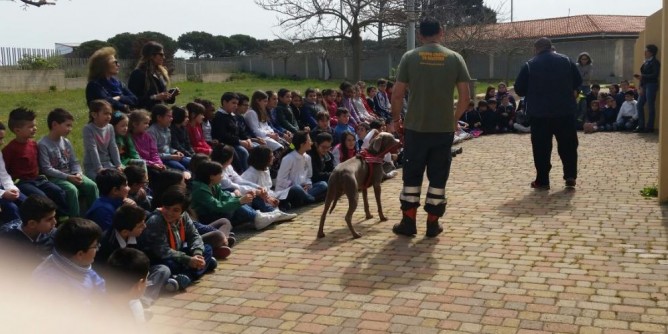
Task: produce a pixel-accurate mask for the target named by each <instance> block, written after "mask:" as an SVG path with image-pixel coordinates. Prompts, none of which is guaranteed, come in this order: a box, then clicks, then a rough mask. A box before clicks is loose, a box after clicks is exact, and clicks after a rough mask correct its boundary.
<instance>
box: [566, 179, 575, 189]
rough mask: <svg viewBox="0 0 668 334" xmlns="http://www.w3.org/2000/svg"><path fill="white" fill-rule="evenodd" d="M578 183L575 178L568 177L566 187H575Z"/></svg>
mask: <svg viewBox="0 0 668 334" xmlns="http://www.w3.org/2000/svg"><path fill="white" fill-rule="evenodd" d="M576 184H577V182H576V181H575V179H574V178H568V179H566V188H575V185H576Z"/></svg>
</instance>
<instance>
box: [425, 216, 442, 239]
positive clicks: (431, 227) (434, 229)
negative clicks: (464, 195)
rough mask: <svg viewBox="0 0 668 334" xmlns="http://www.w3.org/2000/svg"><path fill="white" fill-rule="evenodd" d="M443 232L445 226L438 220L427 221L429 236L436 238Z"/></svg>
mask: <svg viewBox="0 0 668 334" xmlns="http://www.w3.org/2000/svg"><path fill="white" fill-rule="evenodd" d="M441 232H443V226H441V223H439V222H438V220H437V221H433V222H427V233H426V235H427V238H434V237H436V236H438V235H439V234H441Z"/></svg>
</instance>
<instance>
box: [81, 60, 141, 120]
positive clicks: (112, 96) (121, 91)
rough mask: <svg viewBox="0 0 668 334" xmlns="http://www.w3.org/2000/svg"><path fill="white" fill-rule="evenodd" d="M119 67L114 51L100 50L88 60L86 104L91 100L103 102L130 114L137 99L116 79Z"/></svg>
mask: <svg viewBox="0 0 668 334" xmlns="http://www.w3.org/2000/svg"><path fill="white" fill-rule="evenodd" d="M119 69H120V66H119V64H118V60H116V50H115V49H114V48H112V47H104V48H101V49H99V50H97V51H95V53H93V55H92V56H91V57H90V59H88V84H87V85H86V104H89V103H90V102H91V101H93V100H105V101H107V102H109V104H111V107H112V108H113V109H114V110H119V111H123V112H130V110H132V109H134V108H135V107H136V106H137V97H136V96H135V95H134V94H133V93H132V92H131V91H130V90H129V89H128V88H127V87H126V86H125V85H124V84H123V83H122V82H120V81H119V80H118V78H116V76H117V75H118V71H119Z"/></svg>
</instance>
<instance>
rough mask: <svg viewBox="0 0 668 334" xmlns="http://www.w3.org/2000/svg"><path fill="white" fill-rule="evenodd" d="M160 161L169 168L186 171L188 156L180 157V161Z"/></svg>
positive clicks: (188, 163)
mask: <svg viewBox="0 0 668 334" xmlns="http://www.w3.org/2000/svg"><path fill="white" fill-rule="evenodd" d="M162 163H163V164H165V166H167V167H169V168H171V169H176V170H180V171H187V170H188V167H190V158H188V157H183V159H181V161H178V160H168V159H162Z"/></svg>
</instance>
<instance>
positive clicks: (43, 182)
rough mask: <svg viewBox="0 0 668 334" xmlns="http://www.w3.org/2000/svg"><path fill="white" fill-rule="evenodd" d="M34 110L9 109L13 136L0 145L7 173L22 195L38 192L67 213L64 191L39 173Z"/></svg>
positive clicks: (62, 214)
mask: <svg viewBox="0 0 668 334" xmlns="http://www.w3.org/2000/svg"><path fill="white" fill-rule="evenodd" d="M35 117H36V114H35V112H34V111H32V110H29V109H25V108H18V109H14V110H12V111H11V112H10V113H9V123H8V126H9V130H10V131H12V132H13V133H14V135H15V138H14V139H13V140H12V141H10V142H9V144H7V146H5V147H4V148H3V149H2V155H3V159H4V162H5V167H6V169H7V173H9V175H10V176H11V177H12V178H13V179H14V181H15V183H16V185H17V186H18V188H19V189H20V192H21V193H23V194H24V195H25V196H30V195H33V194H35V195H40V196H45V197H48V198H50V199H51V200H52V201H54V202H55V203H56V205H57V206H58V208H57V211H58V213H59V214H60V215H61V216H68V215H69V214H70V213H69V212H68V211H69V210H68V205H67V201H66V200H65V191H63V190H62V189H60V187H58V186H57V185H55V184H53V183H51V182H49V180H48V179H47V178H46V177H45V176H43V175H39V162H38V156H39V149H38V145H37V142H35V141H34V140H33V139H32V138H34V137H35V133H36V132H37V127H36V125H35Z"/></svg>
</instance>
